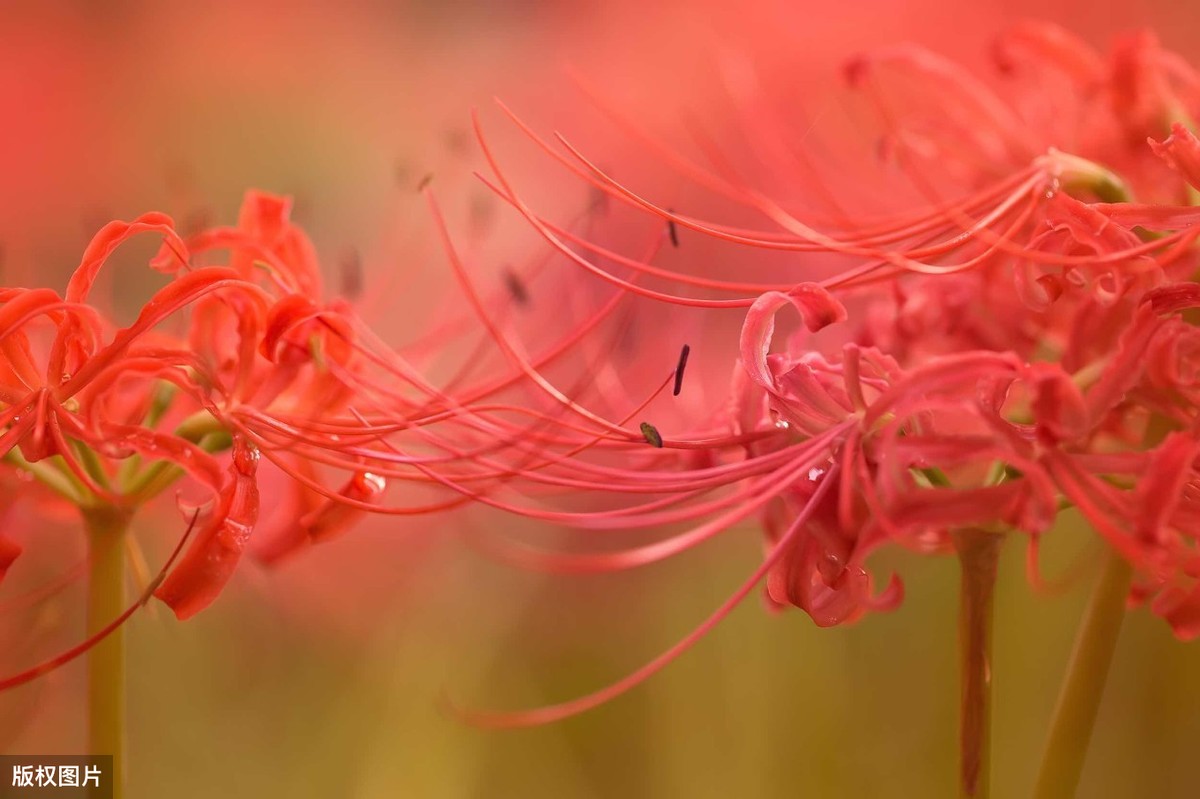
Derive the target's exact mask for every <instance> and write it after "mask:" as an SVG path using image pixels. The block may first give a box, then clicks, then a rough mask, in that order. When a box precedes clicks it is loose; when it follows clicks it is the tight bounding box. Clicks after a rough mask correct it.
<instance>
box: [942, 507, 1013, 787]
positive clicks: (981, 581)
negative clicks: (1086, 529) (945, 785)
mask: <svg viewBox="0 0 1200 799" xmlns="http://www.w3.org/2000/svg"><path fill="white" fill-rule="evenodd" d="M1003 540H1004V537H1003V536H1002V535H1000V534H999V533H994V532H989V531H987V530H960V531H957V532H956V533H955V534H954V548H955V550H956V551H957V552H958V560H959V563H960V564H961V566H962V584H961V588H960V591H959V632H958V636H959V652H960V669H961V671H960V674H961V677H960V679H961V690H962V704H961V706H960V711H959V712H960V716H959V795H960V796H962V797H968V798H969V799H987V797H988V796H989V795H990V792H991V782H990V779H989V769H990V756H989V750H990V744H991V710H992V664H991V660H992V604H993V598H994V596H995V588H996V566H997V561H998V560H999V557H1000V544H1001V542H1002V541H1003Z"/></svg>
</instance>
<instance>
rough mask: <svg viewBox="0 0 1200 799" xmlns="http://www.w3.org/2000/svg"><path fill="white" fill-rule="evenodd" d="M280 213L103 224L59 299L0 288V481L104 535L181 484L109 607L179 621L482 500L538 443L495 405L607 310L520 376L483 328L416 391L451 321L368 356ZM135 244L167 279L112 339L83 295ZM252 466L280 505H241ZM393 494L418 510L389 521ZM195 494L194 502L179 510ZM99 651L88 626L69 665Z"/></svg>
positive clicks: (2, 545) (254, 485) (300, 236)
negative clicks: (401, 526) (393, 490)
mask: <svg viewBox="0 0 1200 799" xmlns="http://www.w3.org/2000/svg"><path fill="white" fill-rule="evenodd" d="M289 207H290V203H289V201H288V200H286V199H284V198H279V197H275V196H272V195H268V194H264V193H261V192H250V193H248V194H247V196H246V200H245V203H244V205H243V208H242V211H241V213H240V215H239V220H238V224H237V225H236V226H235V227H217V228H210V229H205V230H200V231H196V232H193V233H191V234H189V235H187V236H182V235H180V234H179V233H178V232H177V230H176V229H175V227H174V224H173V222H172V221H171V219H170V218H168V217H166V216H165V215H163V214H146V215H144V216H142V217H140V218H138V219H136V220H134V221H132V222H114V223H111V224H109V225H107V226H105V228H104V229H103V230H101V232H100V233H99V234H98V235H97V236H96V237H95V239H94V240H93V241H92V243H91V244H90V245H89V246H88V248H87V250H86V252H85V253H84V257H83V260H82V262H81V264H80V267H79V268H78V269H77V270H76V272H75V274H74V275H73V277H72V278H71V280H70V282H69V283H68V287H67V291H66V293H65V295H64V296H62V297H60V296H59V295H58V294H57V293H56V292H54V291H53V290H50V289H32V288H8V289H3V290H0V353H2V356H3V357H0V424H2V425H3V428H2V436H0V447H2V448H3V450H2V451H3V453H4V461H3V463H4V466H3V467H2V468H3V469H4V470H5V473H6V474H7V473H11V474H13V475H17V476H19V477H21V480H22V482H24V481H26V480H27V479H33V478H36V479H37V480H39V481H41V482H42V483H44V484H45V486H46V487H47V488H48V489H49V490H50V491H52V492H54V493H55V494H56V495H57V496H58V498H59V500H60V501H62V502H63V503H64V504H65V505H67V506H72V505H73V506H75V507H77V508H78V509H79V510H80V511H82V513H83V514H84V517H85V518H88V517H89V515H97V514H104V515H105V518H111V519H116V520H120V521H121V523H125V521H126V520H128V519H129V518H130V517H132V516H133V515H134V514H135V513H136V512H137V511H138V510H139V509H140V508H142V507H143V506H144V505H146V504H147V503H149V502H150V501H151V500H152V499H153V498H154V497H156V496H158V495H160V494H162V493H163V492H164V491H166V490H167V489H168V488H170V487H171V486H172V485H175V484H177V483H179V482H180V481H181V480H183V479H185V478H186V485H184V488H183V490H182V491H181V494H180V498H179V504H180V506H181V508H183V511H184V515H185V516H186V517H188V518H190V519H191V522H192V528H194V531H193V533H192V535H191V538H190V539H189V540H190V542H191V543H190V545H189V546H188V547H187V549H186V551H185V552H183V554H182V556H181V557H180V558H179V559H178V562H177V563H176V561H175V558H172V560H171V562H170V565H169V566H168V567H167V568H164V570H163V571H162V573H161V574H159V575H158V576H157V577H153V576H152V575H150V574H143V575H142V576H141V581H142V583H143V585H144V586H147V587H148V588H147V591H146V592H143V596H142V598H141V599H139V601H138V602H137V603H135V605H131V606H130V607H131V609H130V612H132V610H133V608H135V607H136V606H140V605H141V604H144V602H145V601H146V600H148V599H149V598H150V597H151V596H154V597H157V598H158V599H159V600H161V601H163V602H164V603H166V604H167V605H168V606H169V607H171V608H172V610H173V611H174V612H175V614H176V615H177V616H178V617H179V618H180V619H187V618H190V617H191V616H193V615H195V614H196V613H198V612H200V611H202V610H204V609H205V608H206V607H208V606H209V605H210V604H211V603H212V602H214V601H215V600H216V599H217V597H218V596H219V595H220V593H221V592H222V590H223V589H224V587H225V586H226V585H227V584H228V583H229V581H230V580H231V579H232V578H233V575H234V573H235V572H236V570H237V568H238V566H239V564H240V562H241V560H242V557H243V555H244V554H245V553H246V552H250V553H252V554H253V555H256V556H257V557H258V559H259V560H260V561H262V562H264V563H268V564H271V563H275V562H277V561H279V560H281V559H282V558H284V557H286V556H288V555H291V554H293V553H295V552H298V551H300V550H302V549H304V548H307V547H308V546H310V545H312V544H316V543H320V542H324V541H328V540H331V539H333V538H335V537H337V536H339V535H341V534H342V533H344V532H345V531H347V530H348V529H350V528H351V527H352V526H353V525H354V523H355V522H356V521H358V520H359V519H361V517H362V516H363V515H365V514H366V513H377V514H385V515H388V514H390V515H417V514H425V513H432V512H436V511H444V510H450V509H453V508H456V507H460V506H463V505H465V504H468V503H469V502H471V501H474V500H479V499H482V498H484V497H486V496H487V495H488V494H489V493H490V492H492V491H494V490H495V489H496V487H497V486H502V485H503V484H504V483H505V482H506V481H509V480H512V479H513V478H514V476H515V475H517V474H520V473H521V471H522V469H523V468H524V467H523V466H522V465H520V464H517V465H516V466H514V464H512V463H510V462H508V461H507V460H505V459H504V458H500V457H497V456H496V454H495V453H498V452H502V451H505V450H506V449H508V448H516V450H517V451H520V452H522V453H527V452H528V451H529V442H530V441H531V440H532V441H534V442H536V441H537V440H538V436H539V435H542V434H539V433H537V432H536V430H535V431H534V432H532V433H531V432H530V430H529V429H528V427H527V426H526V425H523V424H519V423H515V422H514V421H512V420H511V418H509V417H510V416H511V414H512V413H514V412H519V411H520V409H519V408H517V407H515V406H512V405H506V404H505V403H503V402H501V401H499V400H498V399H496V398H497V397H498V395H500V394H501V393H502V392H504V391H506V390H507V389H509V388H511V387H513V386H515V385H517V384H519V383H521V382H522V381H523V380H524V379H525V377H526V376H527V374H528V373H529V372H530V371H531V370H533V369H544V368H550V367H551V366H552V365H553V364H554V362H555V361H556V360H558V359H561V358H562V357H563V355H564V353H567V352H569V351H570V350H571V348H572V347H573V346H574V345H575V344H576V343H577V342H578V340H579V338H580V337H582V336H583V335H585V334H586V332H587V331H588V330H589V329H593V328H595V327H597V326H599V325H601V324H603V323H604V322H605V321H606V320H607V319H608V318H609V317H611V316H612V314H613V313H614V312H615V310H616V309H617V307H618V305H619V298H617V300H616V301H609V302H606V303H604V304H602V305H601V306H600V307H599V308H597V309H595V310H594V311H592V312H591V315H590V318H589V319H588V320H587V321H586V322H585V324H584V325H583V326H581V327H580V328H578V329H574V330H571V331H570V332H569V334H568V337H567V338H565V339H564V340H562V341H553V342H552V343H551V346H550V347H549V348H548V349H547V350H546V351H545V352H542V353H539V354H535V355H533V356H530V359H529V360H528V361H525V362H523V363H522V364H521V365H520V367H511V366H510V367H506V368H499V369H498V368H495V364H493V363H489V359H488V358H487V357H486V356H481V355H480V350H481V348H483V347H484V346H485V345H486V344H487V343H488V342H489V341H492V340H493V339H494V338H495V336H496V335H498V330H499V328H498V327H493V328H489V329H488V330H486V331H484V333H483V338H482V342H481V343H476V344H474V345H473V347H468V348H467V356H466V360H465V363H464V364H463V365H462V366H461V367H460V368H459V369H458V370H457V372H456V373H454V374H452V375H451V376H450V377H449V378H448V379H446V380H443V381H442V382H441V383H440V384H438V383H434V382H433V381H431V380H430V379H429V378H427V377H425V375H424V374H423V373H422V369H421V368H418V366H417V365H416V364H418V363H420V362H422V361H425V360H428V352H429V351H430V350H431V349H433V348H434V347H435V345H441V346H445V345H447V344H449V343H450V341H449V339H450V337H451V336H452V335H453V336H461V334H463V333H464V332H470V322H471V320H470V317H463V316H462V315H461V314H460V315H458V316H448V317H447V318H446V319H445V320H444V321H443V323H442V324H441V325H440V326H439V327H438V328H436V329H435V330H432V331H430V332H429V333H428V334H427V335H426V336H425V337H423V338H421V339H418V340H417V341H415V342H413V343H412V345H411V346H410V347H408V348H405V349H396V348H393V347H390V346H388V345H387V344H385V343H384V342H383V341H381V340H380V339H379V338H378V337H377V336H376V335H375V334H374V333H373V332H372V331H371V329H370V328H369V327H368V326H367V325H366V324H365V323H364V322H363V321H362V320H361V319H360V318H359V317H358V316H357V314H356V312H355V308H354V306H353V305H352V304H351V303H350V302H349V301H347V300H345V299H343V298H332V299H330V298H327V297H325V296H324V295H323V293H322V283H321V278H320V270H319V268H318V264H317V261H316V256H315V251H314V248H313V246H312V244H311V243H310V242H309V240H308V239H307V237H306V236H305V235H304V233H303V232H302V231H301V230H300V229H299V228H297V227H296V226H295V225H294V224H292V222H291V221H290V220H289V215H288V214H289ZM146 233H150V234H154V235H158V236H160V237H162V240H163V244H162V246H161V248H160V250H159V252H158V253H157V254H156V256H155V257H154V258H153V260H152V261H151V266H152V268H154V269H155V270H156V271H158V272H159V273H161V274H162V275H164V276H165V277H166V278H167V279H168V282H167V284H166V285H165V286H164V287H163V288H161V289H160V290H159V291H157V292H156V293H155V294H154V295H153V296H152V297H151V299H150V300H149V301H148V302H147V303H146V304H145V305H144V306H143V307H142V309H141V310H140V312H139V313H138V315H137V318H136V319H135V320H134V321H133V322H132V324H130V325H129V326H127V327H123V328H118V327H117V326H116V325H115V324H113V322H112V321H110V319H109V318H108V314H107V313H106V311H105V310H104V309H102V308H99V307H96V305H94V304H93V303H92V297H91V290H92V287H93V285H94V284H95V282H96V280H97V279H98V276H99V275H100V272H101V270H102V269H103V268H104V267H105V264H106V262H107V260H108V258H109V257H110V256H111V255H112V253H113V252H114V251H115V250H116V249H117V248H118V247H119V246H120V245H121V244H123V243H124V242H125V241H126V240H128V239H129V238H131V237H133V236H138V235H142V234H146ZM534 272H535V270H530V269H526V268H521V269H519V270H516V271H513V273H512V275H513V276H512V277H511V278H510V279H512V280H516V279H520V278H519V277H517V275H518V274H526V275H527V276H528V275H532V274H534ZM473 301H474V303H475V307H476V308H477V309H478V310H479V311H482V312H483V313H484V314H485V315H486V316H487V317H488V319H489V320H493V319H495V318H499V317H503V316H504V315H505V314H507V313H509V311H510V310H511V309H512V307H513V303H514V300H513V299H512V297H511V296H510V293H509V292H507V291H505V290H504V289H503V288H502V287H501V288H499V289H498V290H497V291H495V292H494V293H493V294H492V295H490V296H486V297H484V296H479V295H478V294H476V295H473ZM493 324H494V323H493ZM502 366H503V365H502ZM531 436H532V439H531ZM522 442H524V443H522ZM260 459H261V460H263V461H265V462H267V463H269V464H270V466H271V468H272V469H273V471H274V472H276V473H278V474H279V475H281V476H282V478H283V482H282V486H283V487H282V492H283V493H282V496H280V497H278V498H276V497H274V496H270V497H268V496H264V495H263V494H262V488H261V487H260V478H261V475H260V471H261V470H260V469H259V461H260ZM532 468H534V469H536V468H538V464H537V463H534V464H533V467H532ZM394 482H404V483H406V484H407V485H409V486H412V487H413V488H414V489H417V490H420V491H424V492H426V493H429V492H432V493H434V494H436V496H434V497H433V498H431V499H428V500H421V499H414V500H412V501H409V502H407V503H403V504H389V503H387V502H385V499H386V491H387V488H388V486H389V484H391V483H394ZM196 489H199V490H201V491H204V492H206V494H207V497H206V498H205V499H202V500H200V501H197V500H196V499H195V498H194V491H195V490H196ZM19 541H20V539H19V538H18V539H16V540H10V539H9V538H7V537H5V538H3V539H0V575H3V573H4V572H5V571H8V570H9V569H10V568H11V567H12V565H13V564H14V563H16V564H18V565H19V559H18V556H19V555H20V553H21V543H19ZM130 546H134V544H132V543H131V544H130ZM180 546H181V547H182V543H181V545H180ZM126 617H127V616H123V617H122V618H126ZM111 629H116V628H115V627H112V628H110V631H111ZM102 637H103V636H102V635H100V634H99V633H96V632H95V631H93V634H92V635H90V636H89V638H88V639H87V642H86V644H85V645H83V646H80V647H75V648H73V649H72V650H70V653H71V654H70V657H74V656H77V655H78V654H81V653H82V652H84V651H86V650H87V649H88V648H90V647H91V646H94V645H95V644H96V643H97V642H98V641H99V640H100V639H101V638H102ZM63 657H64V656H63V655H60V656H58V657H56V658H52V659H51V660H50V661H47V663H53V664H54V665H57V664H59V663H61V662H65V661H64V660H63ZM45 670H46V665H45V664H43V665H42V666H38V667H34V668H31V669H27V670H25V671H23V672H20V673H18V674H16V675H13V676H12V677H11V678H9V679H7V680H5V681H3V682H0V684H2V685H5V686H8V685H16V684H20V683H21V682H24V681H26V680H28V679H32V678H33V677H35V676H37V675H38V674H41V673H44V671H45Z"/></svg>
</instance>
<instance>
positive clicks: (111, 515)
mask: <svg viewBox="0 0 1200 799" xmlns="http://www.w3.org/2000/svg"><path fill="white" fill-rule="evenodd" d="M129 518H130V517H129V512H128V511H125V510H121V509H118V508H112V507H104V506H101V507H87V508H84V509H83V520H84V524H85V526H86V527H87V533H88V547H89V574H88V604H87V631H88V635H94V634H95V633H97V632H98V631H100V630H101V629H103V628H104V627H105V626H107V625H108V624H110V623H111V622H112V620H113V619H115V618H117V617H118V616H120V615H121V613H122V612H123V611H124V610H125V604H126V599H125V535H126V531H127V529H128V527H129ZM88 751H89V753H91V754H94V755H109V754H111V755H112V757H113V789H114V793H113V797H114V799H121V797H122V796H123V795H124V792H125V791H124V777H125V633H124V630H123V629H122V628H121V627H118V628H117V629H116V630H114V631H113V632H111V633H110V634H109V635H108V637H106V638H105V639H104V640H102V641H100V642H99V643H98V644H96V645H95V646H94V647H92V649H91V650H90V651H89V652H88Z"/></svg>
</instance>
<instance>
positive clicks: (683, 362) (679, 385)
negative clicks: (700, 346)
mask: <svg viewBox="0 0 1200 799" xmlns="http://www.w3.org/2000/svg"><path fill="white" fill-rule="evenodd" d="M691 352H692V348H691V345H689V344H684V345H683V349H681V350H680V351H679V363H677V364H676V365H675V390H674V391H672V392H671V393H672V394H674V395H675V396H676V397H678V396H679V392H680V391H681V390H683V370H684V369H686V368H687V359H688V355H690V354H691Z"/></svg>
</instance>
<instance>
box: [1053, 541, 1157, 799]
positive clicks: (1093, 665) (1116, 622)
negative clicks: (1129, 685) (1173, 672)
mask: <svg viewBox="0 0 1200 799" xmlns="http://www.w3.org/2000/svg"><path fill="white" fill-rule="evenodd" d="M1132 576H1133V570H1132V569H1131V568H1130V566H1129V564H1128V563H1127V562H1126V561H1125V560H1124V558H1122V557H1121V556H1120V555H1118V554H1117V553H1116V552H1113V551H1111V550H1110V551H1109V552H1108V554H1107V557H1106V560H1105V563H1104V571H1103V572H1102V573H1101V575H1100V579H1099V580H1098V581H1097V582H1096V587H1095V588H1094V589H1093V590H1092V598H1091V600H1090V601H1089V603H1088V608H1087V611H1086V613H1085V614H1084V617H1083V622H1082V624H1081V625H1080V627H1079V632H1078V633H1077V634H1076V638H1075V649H1074V651H1073V652H1072V653H1071V661H1070V664H1069V665H1068V666H1067V676H1066V680H1065V681H1064V682H1063V686H1062V689H1061V692H1060V693H1059V696H1058V705H1057V707H1055V709H1054V718H1053V720H1052V721H1051V723H1050V736H1049V738H1047V740H1046V748H1045V750H1044V751H1043V753H1042V766H1041V770H1040V771H1039V772H1038V778H1037V785H1036V787H1035V789H1034V797H1035V799H1070V797H1073V796H1074V795H1075V790H1076V788H1077V787H1078V785H1079V777H1080V775H1081V774H1082V773H1083V762H1084V758H1085V757H1086V755H1087V750H1088V744H1089V742H1090V741H1091V737H1092V729H1093V727H1094V726H1095V724H1096V716H1097V714H1098V713H1099V710H1100V698H1101V697H1102V696H1103V695H1104V683H1105V681H1106V680H1107V678H1108V669H1109V666H1110V664H1111V663H1112V656H1113V652H1114V651H1115V650H1116V648H1117V636H1118V635H1119V634H1120V632H1121V622H1122V620H1123V619H1124V617H1125V599H1126V597H1127V596H1128V594H1129V583H1130V580H1131V579H1132Z"/></svg>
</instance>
